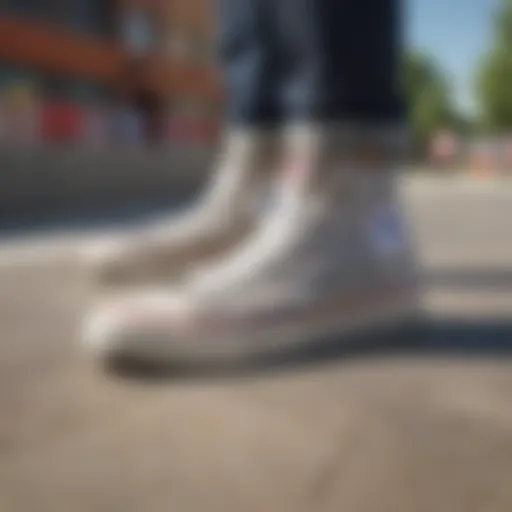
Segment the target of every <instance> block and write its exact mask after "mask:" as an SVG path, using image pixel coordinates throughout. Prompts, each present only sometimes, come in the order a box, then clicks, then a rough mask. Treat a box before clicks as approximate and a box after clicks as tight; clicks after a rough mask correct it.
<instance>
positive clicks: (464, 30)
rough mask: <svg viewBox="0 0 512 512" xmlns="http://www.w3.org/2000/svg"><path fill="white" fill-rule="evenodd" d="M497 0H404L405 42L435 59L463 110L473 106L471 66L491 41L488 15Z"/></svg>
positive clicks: (490, 15)
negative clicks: (453, 89) (406, 40)
mask: <svg viewBox="0 0 512 512" xmlns="http://www.w3.org/2000/svg"><path fill="white" fill-rule="evenodd" d="M498 1H499V0H406V2H407V36H408V37H407V38H408V42H409V43H410V44H412V45H414V46H415V47H419V48H423V49H425V50H427V51H428V52H429V53H431V54H433V55H434V56H435V57H436V58H437V59H439V61H440V63H441V65H442V66H443V68H444V69H445V71H446V72H447V73H449V74H450V76H451V78H452V79H453V83H454V87H455V91H456V96H457V97H456V101H457V103H458V104H459V105H460V106H461V107H463V108H464V109H468V110H472V109H473V106H474V102H473V98H472V80H473V74H474V68H475V66H476V64H477V63H478V60H479V58H480V57H481V56H482V54H483V53H484V52H485V50H486V49H487V48H488V47H489V44H490V42H491V40H492V15H493V12H494V9H495V7H496V6H497V4H498Z"/></svg>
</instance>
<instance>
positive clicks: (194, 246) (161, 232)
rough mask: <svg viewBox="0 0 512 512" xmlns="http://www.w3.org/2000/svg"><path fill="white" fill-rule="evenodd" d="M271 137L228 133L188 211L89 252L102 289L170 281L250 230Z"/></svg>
mask: <svg viewBox="0 0 512 512" xmlns="http://www.w3.org/2000/svg"><path fill="white" fill-rule="evenodd" d="M276 138H277V136H276V134H275V133H271V132H264V131H244V132H239V133H236V132H233V133H230V134H229V135H228V136H227V140H226V143H225V146H224V152H223V154H221V157H220V162H219V164H218V166H217V171H216V172H215V173H214V174H213V175H212V179H211V181H210V183H209V185H208V186H207V187H206V190H205V191H204V193H203V197H202V198H201V199H200V200H199V201H198V202H197V204H194V205H193V206H192V207H191V209H190V210H186V211H185V212H184V213H183V214H178V215H175V216H173V217H171V218H170V219H168V220H167V221H162V222H159V223H158V224H155V225H150V226H148V227H143V228H140V229H139V230H137V231H136V232H135V233H130V234H128V235H126V236H124V237H122V238H121V239H118V240H111V241H110V242H108V243H105V244H100V245H99V246H97V247H92V248H89V250H88V251H87V252H86V255H85V258H86V260H87V263H88V265H89V266H90V267H92V269H93V270H94V272H95V274H96V277H97V281H99V282H100V283H103V284H107V285H113V284H134V283H141V282H146V283H147V282H150V281H151V280H157V281H159V282H162V281H165V280H174V279H176V278H177V277H180V276H181V275H183V273H184V272H185V271H186V270H187V268H188V267H189V266H191V265H192V266H194V265H196V264H198V263H200V262H203V261H207V260H208V258H211V257H213V256H215V255H217V254H219V253H221V252H222V251H224V250H226V249H227V248H229V247H230V246H231V245H233V244H235V243H236V242H237V241H239V240H240V239H242V238H243V237H244V236H246V235H247V234H248V233H249V232H250V230H251V229H253V228H254V226H255V224H256V223H257V221H258V217H259V215H260V213H261V212H260V210H261V207H262V201H263V200H264V198H265V194H268V192H269V182H270V176H271V173H272V171H273V170H274V169H273V166H275V161H274V160H275V147H276V146H277V144H276Z"/></svg>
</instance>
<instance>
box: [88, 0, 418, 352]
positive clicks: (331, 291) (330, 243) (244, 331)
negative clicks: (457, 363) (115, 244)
mask: <svg viewBox="0 0 512 512" xmlns="http://www.w3.org/2000/svg"><path fill="white" fill-rule="evenodd" d="M273 1H274V4H273V5H274V9H275V10H274V14H275V19H276V20H277V22H278V26H279V27H280V40H279V41H280V42H279V45H280V58H281V63H282V65H283V67H282V69H281V72H280V73H279V75H276V76H278V77H279V92H280V97H281V99H282V101H283V105H285V107H286V120H285V144H284V148H283V149H284V155H283V156H284V158H283V161H282V165H281V167H280V171H281V178H282V179H281V180H278V188H277V194H276V197H277V201H276V203H275V206H274V208H273V209H272V210H271V212H270V214H269V215H268V217H267V218H266V220H265V222H263V223H262V224H261V225H260V227H259V228H258V229H257V230H256V231H255V232H254V233H253V235H252V236H251V237H250V238H248V239H247V240H246V241H245V242H244V243H242V244H240V245H239V246H238V247H236V248H235V249H233V251H231V252H230V253H228V254H227V255H225V256H224V258H223V259H222V260H221V261H219V262H217V263H216V264H214V265H211V266H210V267H205V268H203V269H202V270H201V271H199V272H196V273H194V274H192V276H191V277H189V279H188V280H187V282H186V287H185V290H184V291H183V290H181V291H178V292H176V293H173V294H170V293H169V292H168V291H163V292H161V293H160V292H157V291H155V292H150V293H147V294H138V295H137V296H135V297H130V298H126V299H123V300H121V301H120V302H118V303H117V306H116V305H114V312H112V309H109V307H110V306H109V305H106V306H104V307H103V308H102V309H101V310H100V311H99V312H98V313H97V314H96V315H95V316H94V321H93V322H91V324H90V329H89V331H88V333H89V336H88V338H87V339H88V340H89V341H90V342H91V343H93V344H94V345H95V346H96V347H98V348H99V352H100V353H102V354H104V355H114V356H119V355H121V356H128V357H129V356H133V357H136V358H141V359H146V360H149V361H152V362H159V361H169V360H183V359H189V360H198V359H209V358H216V357H218V358H224V357H226V358H230V359H232V358H236V357H239V356H242V357H244V356H248V355H253V354H257V353H268V352H271V351H276V350H277V351H279V350H280V349H283V348H285V347H288V348H289V347H297V346H298V345H300V344H302V343H308V342H312V341H314V340H319V339H322V338H324V337H329V338H330V337H331V336H336V337H337V336H338V335H340V334H353V333H354V332H356V331H357V332H359V331H361V330H363V331H367V330H372V331H373V329H377V330H380V329H381V328H382V327H383V326H387V325H390V326H396V323H397V322H398V323H401V322H403V321H405V320H406V319H408V318H409V317H410V315H411V314H414V313H415V308H414V298H415V284H416V283H415V272H414V266H413V265H411V258H410V255H409V253H408V249H407V240H406V237H405V235H404V233H403V228H402V226H401V219H400V215H399V214H397V208H396V207H397V205H396V203H395V199H394V195H393V194H392V191H393V188H394V187H393V180H392V172H391V171H392V169H393V167H394V166H395V164H396V157H397V154H398V150H399V147H400V137H398V134H399V132H400V131H399V130H397V129H396V127H397V125H400V124H401V123H402V106H401V98H400V92H399V89H398V86H397V83H396V80H397V79H398V76H397V75H398V68H399V59H400V53H399V50H400V49H399V45H398V39H399V34H400V23H399V16H400V2H399V0H372V1H371V0H273ZM233 24H234V21H233ZM261 78H262V77H261V76H260V75H259V74H258V75H257V76H256V77H254V80H255V81H257V80H261ZM249 85H252V81H251V84H249ZM134 312H137V314H138V315H140V316H139V317H138V318H136V319H135V320H134V319H133V314H134Z"/></svg>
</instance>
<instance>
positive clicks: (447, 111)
mask: <svg viewBox="0 0 512 512" xmlns="http://www.w3.org/2000/svg"><path fill="white" fill-rule="evenodd" d="M403 87H404V93H405V97H406V101H407V107H408V112H409V120H410V122H411V127H412V130H413V135H414V139H415V143H416V146H417V149H418V150H420V151H421V150H422V149H424V148H425V144H426V143H428V141H429V139H430V138H431V137H432V135H434V134H435V133H436V132H437V131H438V130H440V129H443V128H456V127H457V126H458V125H459V124H460V119H461V118H460V116H458V114H457V113H456V111H455V109H454V107H453V102H452V101H451V91H450V88H449V86H448V81H447V80H446V78H445V76H444V73H443V72H442V70H441V69H440V68H439V66H438V65H437V63H436V62H435V60H434V59H433V58H432V57H430V56H429V55H426V54H424V53H420V52H411V53H408V54H407V55H406V57H405V62H404V67H403Z"/></svg>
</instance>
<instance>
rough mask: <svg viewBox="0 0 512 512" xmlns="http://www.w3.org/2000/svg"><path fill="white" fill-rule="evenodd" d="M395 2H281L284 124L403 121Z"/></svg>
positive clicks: (399, 30)
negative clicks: (285, 117) (284, 76)
mask: <svg viewBox="0 0 512 512" xmlns="http://www.w3.org/2000/svg"><path fill="white" fill-rule="evenodd" d="M401 3H402V1H401V0H280V1H278V2H276V10H277V11H278V15H279V20H280V27H281V30H280V36H281V41H280V43H281V45H282V47H283V48H284V51H285V52H286V53H285V54H286V62H287V64H288V67H287V77H286V79H285V80H284V82H283V87H282V91H281V94H282V97H283V101H284V102H285V104H286V107H287V117H288V120H289V121H302V122H313V121H318V122H322V123H326V122H329V121H335V122H342V123H343V124H345V125H348V124H349V123H357V124H361V123H364V122H366V123H371V124H373V125H375V124H382V123H386V124H389V123H390V122H396V121H399V122H401V121H402V120H403V114H404V112H403V101H402V93H401V89H400V86H399V77H400V67H401V58H402V32H403V31H402V19H401V17H402V5H401Z"/></svg>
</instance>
